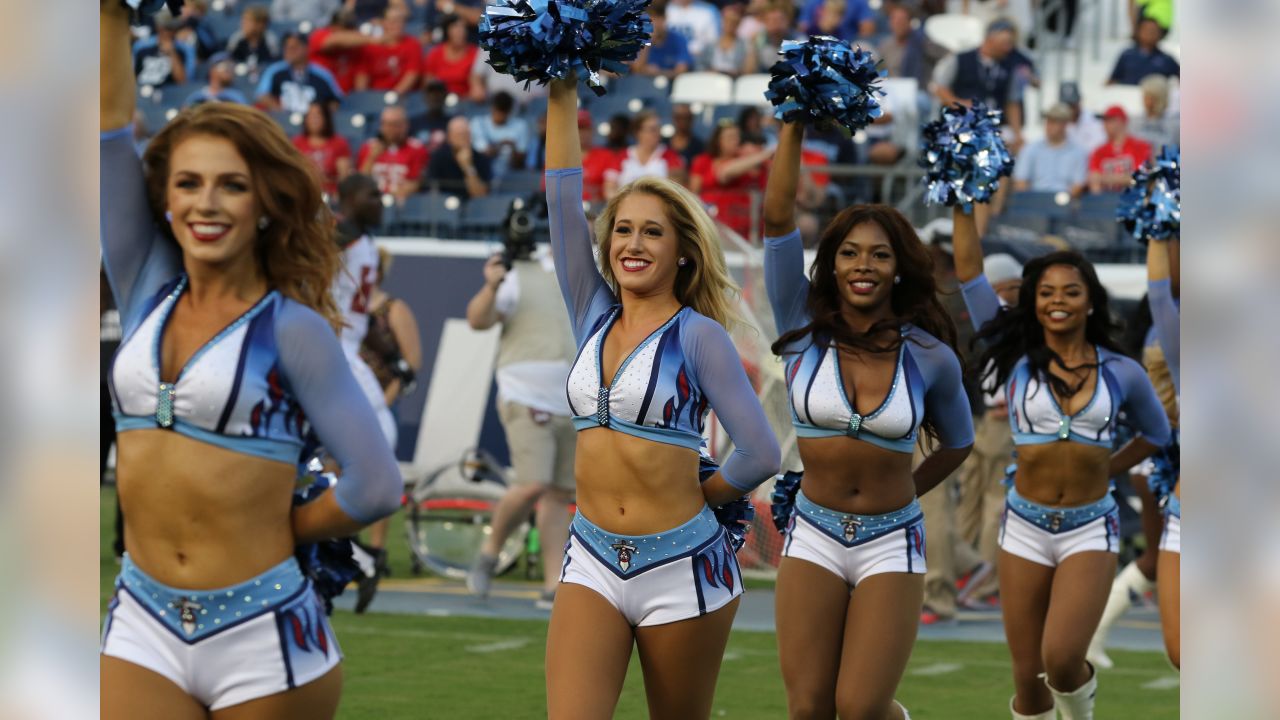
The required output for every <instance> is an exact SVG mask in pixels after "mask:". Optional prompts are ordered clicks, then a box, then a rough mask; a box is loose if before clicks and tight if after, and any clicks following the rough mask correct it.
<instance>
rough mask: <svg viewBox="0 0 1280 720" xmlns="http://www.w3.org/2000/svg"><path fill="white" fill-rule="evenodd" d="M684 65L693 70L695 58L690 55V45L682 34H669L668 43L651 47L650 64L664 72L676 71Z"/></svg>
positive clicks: (655, 44)
mask: <svg viewBox="0 0 1280 720" xmlns="http://www.w3.org/2000/svg"><path fill="white" fill-rule="evenodd" d="M680 63H684V64H685V65H686V66H687V67H689V68H693V56H692V55H690V54H689V44H688V43H687V42H685V39H684V36H683V35H681V34H680V33H674V32H668V33H667V40H666V42H664V43H662V44H661V45H659V44H657V43H654V44H653V45H650V46H649V64H650V65H653V66H655V67H658V68H661V69H662V70H675V69H676V66H677V65H679V64H680Z"/></svg>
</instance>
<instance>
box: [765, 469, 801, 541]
mask: <svg viewBox="0 0 1280 720" xmlns="http://www.w3.org/2000/svg"><path fill="white" fill-rule="evenodd" d="M803 477H804V473H798V472H795V471H794V470H790V471H787V472H786V473H785V474H784V475H783V476H782V477H780V478H778V479H777V480H775V481H774V483H773V493H772V494H770V495H769V502H771V503H772V506H771V507H770V510H771V511H772V513H773V526H774V527H776V528H778V532H780V533H782V534H783V535H786V534H787V525H789V524H790V523H791V513H792V512H793V511H794V510H795V507H796V493H798V492H800V480H801V478H803Z"/></svg>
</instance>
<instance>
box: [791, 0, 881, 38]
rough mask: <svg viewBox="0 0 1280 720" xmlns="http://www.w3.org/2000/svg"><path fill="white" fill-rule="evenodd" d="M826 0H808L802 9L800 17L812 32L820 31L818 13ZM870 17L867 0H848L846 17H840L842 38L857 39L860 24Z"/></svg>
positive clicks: (845, 10)
mask: <svg viewBox="0 0 1280 720" xmlns="http://www.w3.org/2000/svg"><path fill="white" fill-rule="evenodd" d="M825 1H826V0H807V2H805V4H804V9H803V10H801V11H800V18H801V20H802V21H803V22H804V26H805V27H807V28H808V29H809V32H810V33H811V34H812V33H816V32H817V31H818V13H819V12H821V11H822V4H823V3H824V2H825ZM869 17H871V8H870V7H868V5H867V0H848V2H846V3H845V4H844V17H842V18H840V28H839V33H840V39H841V40H850V41H852V40H854V39H856V38H857V37H858V26H859V25H861V24H862V21H863V20H866V19H867V18H869Z"/></svg>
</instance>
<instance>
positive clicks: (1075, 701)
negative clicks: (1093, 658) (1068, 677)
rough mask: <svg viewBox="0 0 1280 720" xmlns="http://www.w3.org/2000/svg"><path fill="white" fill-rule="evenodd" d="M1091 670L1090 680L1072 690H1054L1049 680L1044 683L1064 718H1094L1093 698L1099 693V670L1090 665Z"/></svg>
mask: <svg viewBox="0 0 1280 720" xmlns="http://www.w3.org/2000/svg"><path fill="white" fill-rule="evenodd" d="M1089 671H1090V672H1091V673H1093V674H1092V675H1090V676H1089V682H1086V683H1085V684H1083V685H1081V686H1080V687H1078V688H1076V689H1075V690H1072V691H1071V692H1061V691H1058V690H1054V689H1053V686H1052V685H1049V681H1048V680H1045V683H1044V684H1045V685H1048V686H1049V692H1051V693H1053V704H1054V705H1055V706H1057V708H1058V712H1060V713H1062V720H1093V698H1094V696H1095V695H1097V694H1098V671H1097V670H1095V669H1094V668H1093V666H1090V667H1089Z"/></svg>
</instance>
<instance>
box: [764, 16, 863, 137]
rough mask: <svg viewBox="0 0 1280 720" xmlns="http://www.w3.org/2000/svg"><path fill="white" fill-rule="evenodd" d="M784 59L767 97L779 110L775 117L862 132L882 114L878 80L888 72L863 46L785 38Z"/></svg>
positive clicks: (775, 69)
mask: <svg viewBox="0 0 1280 720" xmlns="http://www.w3.org/2000/svg"><path fill="white" fill-rule="evenodd" d="M779 53H780V54H781V55H782V59H781V60H779V61H778V62H777V63H775V64H774V66H773V68H771V69H770V72H771V73H772V74H773V79H772V80H770V81H769V89H768V90H766V91H765V94H764V96H765V97H766V98H767V99H768V100H769V102H771V103H773V104H774V106H775V107H776V108H777V109H776V110H774V116H775V117H777V118H779V119H781V120H785V121H787V122H808V123H814V122H822V121H826V120H830V121H833V122H834V123H835V124H836V125H837V126H839V127H842V128H845V129H847V130H848V131H849V132H851V133H852V132H856V131H858V130H861V129H862V128H864V127H866V126H867V125H870V124H871V121H872V120H875V119H876V118H878V117H880V116H881V115H882V114H884V113H883V110H882V109H881V108H880V100H879V98H878V97H877V96H878V95H884V91H883V90H881V89H880V86H879V85H878V84H877V83H878V82H879V80H880V78H881V77H882V76H883V75H884V73H883V72H882V71H881V70H880V69H879V68H878V65H877V63H876V61H875V60H874V59H872V57H871V53H869V52H866V51H864V50H863V49H862V48H857V49H854V48H852V47H850V46H849V43H847V42H845V41H843V40H839V39H836V38H833V37H827V36H825V35H815V36H813V37H811V38H809V39H808V40H806V41H804V42H800V41H796V40H784V41H783V43H782V48H781V49H780V51H779Z"/></svg>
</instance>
